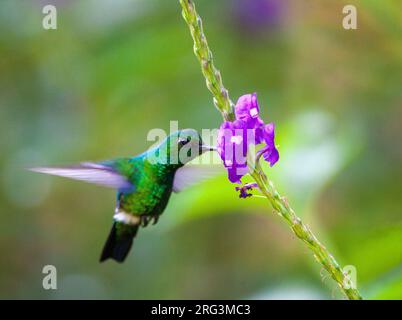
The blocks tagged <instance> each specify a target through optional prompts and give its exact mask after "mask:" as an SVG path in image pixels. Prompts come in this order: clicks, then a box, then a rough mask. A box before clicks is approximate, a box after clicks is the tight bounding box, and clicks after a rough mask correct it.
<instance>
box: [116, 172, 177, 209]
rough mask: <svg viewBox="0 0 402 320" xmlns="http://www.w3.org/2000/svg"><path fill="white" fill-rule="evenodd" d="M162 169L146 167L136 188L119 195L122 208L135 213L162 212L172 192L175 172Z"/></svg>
mask: <svg viewBox="0 0 402 320" xmlns="http://www.w3.org/2000/svg"><path fill="white" fill-rule="evenodd" d="M162 169H163V168H162ZM162 169H161V168H154V167H145V168H144V172H143V174H142V175H141V177H140V178H139V179H137V181H136V184H135V185H136V188H135V190H134V191H133V192H131V193H126V194H121V195H120V196H119V206H120V208H121V209H123V210H124V211H125V212H127V213H130V214H133V215H160V214H162V212H163V211H164V210H165V208H166V206H167V203H168V201H169V198H170V195H171V193H172V188H173V178H174V174H168V173H167V172H165V171H164V170H162Z"/></svg>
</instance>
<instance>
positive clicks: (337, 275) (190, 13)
mask: <svg viewBox="0 0 402 320" xmlns="http://www.w3.org/2000/svg"><path fill="white" fill-rule="evenodd" d="M179 2H180V4H181V7H182V15H183V18H184V20H185V21H186V23H187V25H188V27H189V29H190V32H191V36H192V38H193V41H194V53H195V55H196V57H197V59H198V61H199V62H200V64H201V70H202V74H203V75H204V77H205V80H206V84H207V87H208V89H209V91H210V92H211V93H212V95H213V99H214V104H215V106H216V108H217V109H218V110H219V111H220V112H221V114H222V116H223V118H224V120H225V121H233V120H234V119H235V114H234V104H233V102H232V101H231V100H230V98H229V94H228V90H227V89H226V88H225V87H224V85H223V82H222V77H221V74H220V72H219V70H218V69H216V67H215V66H214V63H213V58H212V52H211V50H210V49H209V46H208V42H207V39H206V36H205V34H204V30H203V26H202V20H201V18H200V16H199V15H198V14H197V12H196V10H195V6H194V3H193V2H192V1H191V0H179ZM261 155H262V153H260V154H259V155H257V157H256V159H255V161H250V162H249V168H250V169H249V170H250V174H251V176H252V177H253V179H254V180H255V182H256V183H257V185H258V188H259V189H260V190H261V192H262V194H263V195H264V196H265V197H266V198H267V199H268V201H269V202H270V204H271V206H272V207H273V208H274V210H275V211H276V212H277V213H278V214H279V216H281V217H282V218H283V219H284V220H285V221H286V223H287V224H288V225H289V227H290V228H291V230H292V232H293V233H294V234H295V235H296V236H297V237H298V238H299V239H301V240H302V241H303V242H304V243H305V244H306V245H307V247H308V248H309V249H310V250H311V251H312V252H313V255H314V257H315V258H316V260H317V261H318V262H319V263H320V264H321V265H322V266H323V267H324V268H325V270H327V271H328V273H329V274H330V275H331V277H332V279H334V280H335V281H336V282H337V284H338V285H339V287H340V289H341V290H342V291H343V293H344V294H345V295H346V296H347V297H348V298H349V299H351V300H359V299H362V297H361V295H360V293H359V291H358V290H357V289H356V288H355V286H354V284H353V283H352V282H351V279H350V278H349V276H348V274H347V273H345V272H344V271H343V270H342V269H341V267H340V266H339V264H338V262H337V261H336V260H335V258H334V257H333V256H332V255H331V254H330V252H329V251H328V249H327V248H326V247H325V246H324V245H323V244H321V242H320V241H319V240H318V239H317V237H316V236H315V235H314V234H313V232H312V231H311V230H310V228H309V227H308V226H307V225H305V224H304V223H303V222H302V220H301V219H300V218H299V217H298V216H297V215H296V213H295V212H294V210H293V209H292V208H291V207H290V205H289V203H288V201H287V199H286V198H285V197H283V196H281V195H280V194H279V192H278V191H277V190H276V189H275V186H274V184H273V183H272V182H271V181H270V180H269V179H268V177H267V176H266V175H265V173H264V172H263V170H262V169H261V166H260V162H259V161H260V158H261Z"/></svg>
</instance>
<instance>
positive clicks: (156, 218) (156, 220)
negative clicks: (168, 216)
mask: <svg viewBox="0 0 402 320" xmlns="http://www.w3.org/2000/svg"><path fill="white" fill-rule="evenodd" d="M158 220H159V215H156V216H154V222H153V223H152V225H154V224H156V223H157V222H158Z"/></svg>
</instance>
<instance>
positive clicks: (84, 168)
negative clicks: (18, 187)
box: [29, 162, 133, 190]
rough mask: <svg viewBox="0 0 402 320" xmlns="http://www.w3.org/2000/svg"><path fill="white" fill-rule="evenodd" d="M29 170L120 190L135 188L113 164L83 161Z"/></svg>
mask: <svg viewBox="0 0 402 320" xmlns="http://www.w3.org/2000/svg"><path fill="white" fill-rule="evenodd" d="M29 170H31V171H34V172H40V173H46V174H51V175H55V176H60V177H65V178H70V179H74V180H80V181H85V182H89V183H93V184H97V185H100V186H104V187H109V188H114V189H118V190H122V189H130V188H133V185H132V183H131V182H130V181H128V179H127V178H126V177H124V176H122V175H121V174H119V173H118V172H117V171H116V170H114V169H113V167H112V166H106V165H102V164H98V163H93V162H83V163H81V164H79V165H76V166H70V167H37V168H30V169H29Z"/></svg>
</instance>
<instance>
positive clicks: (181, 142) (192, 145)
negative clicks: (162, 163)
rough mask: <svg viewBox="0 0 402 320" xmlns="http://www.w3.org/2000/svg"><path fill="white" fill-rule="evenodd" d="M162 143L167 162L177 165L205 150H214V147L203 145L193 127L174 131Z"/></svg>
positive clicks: (188, 160)
mask: <svg viewBox="0 0 402 320" xmlns="http://www.w3.org/2000/svg"><path fill="white" fill-rule="evenodd" d="M162 145H165V146H166V149H165V150H166V153H167V158H166V162H167V164H170V165H178V166H182V165H184V164H186V163H187V162H190V161H191V160H193V159H195V158H196V157H198V156H199V155H201V154H203V153H204V152H206V151H211V150H215V148H214V147H211V146H207V145H204V143H203V141H202V138H201V136H200V134H199V133H198V132H197V131H196V130H194V129H183V130H179V131H176V132H174V133H172V134H171V135H170V136H169V137H168V138H167V139H166V142H165V143H163V144H162ZM161 149H163V148H161ZM160 152H163V151H162V150H160Z"/></svg>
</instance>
